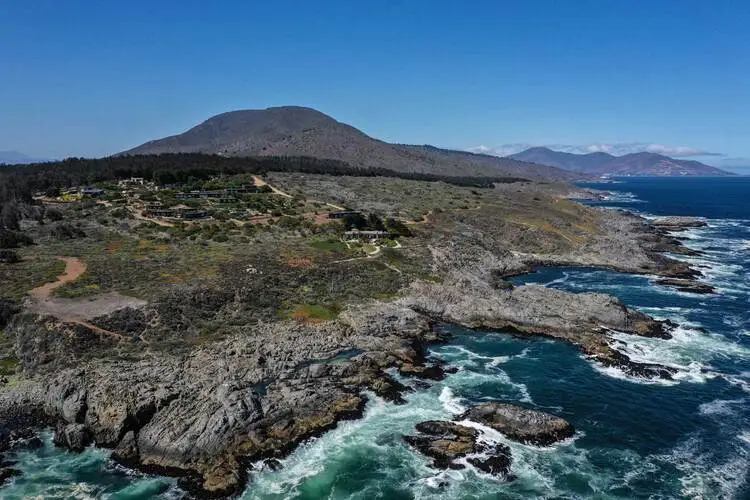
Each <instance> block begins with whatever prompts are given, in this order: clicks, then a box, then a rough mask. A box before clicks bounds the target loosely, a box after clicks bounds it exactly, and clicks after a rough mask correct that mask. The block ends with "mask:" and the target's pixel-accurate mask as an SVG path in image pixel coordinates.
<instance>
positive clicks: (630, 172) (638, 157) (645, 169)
mask: <svg viewBox="0 0 750 500" xmlns="http://www.w3.org/2000/svg"><path fill="white" fill-rule="evenodd" d="M508 158H513V159H515V160H521V161H528V162H532V163H538V164H540V165H548V166H552V167H557V168H561V169H565V170H569V171H572V172H580V173H584V174H589V175H599V176H601V175H609V176H647V175H660V176H688V175H735V174H733V173H731V172H727V171H725V170H721V169H718V168H716V167H712V166H710V165H706V164H705V163H701V162H699V161H694V160H677V159H675V158H670V157H668V156H664V155H660V154H656V153H646V152H644V153H631V154H627V155H623V156H613V155H611V154H608V153H589V154H575V153H564V152H562V151H553V150H551V149H549V148H545V147H536V148H531V149H527V150H525V151H521V152H520V153H516V154H514V155H510V156H508Z"/></svg>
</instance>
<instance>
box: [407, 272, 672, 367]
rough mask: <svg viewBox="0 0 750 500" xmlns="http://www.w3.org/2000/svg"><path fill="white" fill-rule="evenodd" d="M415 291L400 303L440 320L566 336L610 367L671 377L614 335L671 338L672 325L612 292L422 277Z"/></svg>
mask: <svg viewBox="0 0 750 500" xmlns="http://www.w3.org/2000/svg"><path fill="white" fill-rule="evenodd" d="M411 292H412V293H410V294H409V295H408V296H407V297H406V298H404V299H401V300H400V303H401V304H404V305H406V306H408V307H410V308H413V309H415V310H417V311H420V312H422V313H423V314H425V315H427V316H429V317H432V318H434V319H436V320H441V321H445V322H450V323H457V324H460V325H464V326H466V327H468V328H475V329H493V330H506V331H512V332H513V333H515V334H517V335H523V336H546V337H551V338H555V339H559V340H564V341H566V342H570V343H572V344H574V345H576V346H578V347H579V348H580V349H581V350H582V351H583V352H584V353H585V354H586V355H588V356H590V357H592V358H593V359H595V360H597V361H598V362H600V363H602V364H604V365H606V366H615V367H618V368H622V369H623V370H625V371H627V372H629V373H632V374H633V375H636V376H641V377H647V378H653V377H660V378H671V374H672V370H671V369H669V368H666V367H661V366H657V365H649V364H644V363H636V362H633V361H632V360H630V359H629V358H628V357H627V356H626V355H624V354H623V353H621V352H619V351H617V350H616V349H614V348H613V347H612V340H611V338H610V337H609V332H610V331H613V330H614V331H620V332H624V333H628V334H631V335H638V336H644V337H657V338H663V339H668V338H670V334H669V330H670V329H671V326H670V325H669V324H668V323H666V322H659V321H655V320H653V319H652V318H650V317H649V316H647V315H645V314H642V313H640V312H638V311H634V310H632V309H628V308H627V307H626V306H625V305H624V304H622V302H620V301H619V300H617V299H616V298H614V297H612V296H610V295H604V294H597V293H582V294H571V293H567V292H563V291H560V290H554V289H550V288H545V287H542V286H539V285H525V286H520V287H516V288H513V289H505V290H497V289H496V288H494V287H492V286H491V285H489V284H488V283H487V282H485V281H482V280H480V279H469V278H468V277H466V278H463V279H459V280H457V281H453V282H444V283H433V282H426V281H418V282H415V283H413V284H412V289H411Z"/></svg>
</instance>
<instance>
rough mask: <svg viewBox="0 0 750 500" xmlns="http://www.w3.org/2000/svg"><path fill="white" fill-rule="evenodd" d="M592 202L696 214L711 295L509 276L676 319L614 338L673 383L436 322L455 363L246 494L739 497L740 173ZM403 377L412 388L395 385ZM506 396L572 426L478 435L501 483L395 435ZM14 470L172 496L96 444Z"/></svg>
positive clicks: (77, 487)
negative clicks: (567, 433)
mask: <svg viewBox="0 0 750 500" xmlns="http://www.w3.org/2000/svg"><path fill="white" fill-rule="evenodd" d="M594 187H598V188H600V189H606V190H609V191H611V192H612V194H611V196H609V199H607V200H604V201H602V202H596V203H594V204H598V205H604V206H609V207H615V208H625V209H628V210H632V211H637V212H639V213H641V214H643V215H646V216H653V215H694V216H700V217H704V218H706V220H707V222H708V224H709V226H708V227H706V228H698V229H691V230H689V231H686V232H683V233H679V236H680V237H681V238H684V241H685V243H686V244H687V245H688V246H690V247H692V248H695V249H698V250H701V251H702V252H704V253H703V254H702V255H701V256H699V257H689V258H685V257H679V258H683V259H686V260H689V261H690V262H692V263H693V264H695V265H696V266H698V267H699V268H700V269H701V270H702V271H703V272H704V278H702V279H703V280H705V281H706V282H707V283H710V284H712V285H714V286H715V287H716V288H717V291H718V293H717V294H714V295H696V294H689V293H682V292H677V291H674V290H672V289H669V288H666V287H662V286H658V285H655V284H654V283H653V282H652V280H651V279H650V278H649V277H645V276H632V275H624V274H618V273H613V272H609V271H602V270H596V269H586V268H548V269H543V270H540V271H539V272H537V273H534V274H530V275H526V276H522V277H518V278H516V279H515V282H516V283H517V284H520V283H524V282H534V283H541V284H544V285H546V286H550V287H555V288H559V289H563V290H568V291H572V292H584V291H601V292H606V293H610V294H612V295H615V296H617V297H619V298H621V299H622V300H623V301H624V302H625V303H627V304H628V305H630V306H632V307H635V308H638V309H640V310H642V311H644V312H647V313H649V314H651V315H653V316H655V317H657V318H663V319H672V320H674V321H676V322H678V323H679V324H680V325H681V326H680V328H679V329H678V330H677V331H676V332H675V333H674V338H673V339H671V340H659V339H638V338H633V337H629V336H626V335H622V336H618V337H617V338H616V339H615V340H614V345H615V346H616V347H617V348H618V349H621V350H622V351H623V352H625V353H627V354H628V355H629V356H631V357H632V358H633V359H635V360H642V361H648V362H656V363H661V364H665V365H669V366H672V367H674V368H675V369H677V376H676V377H675V380H672V381H654V380H642V379H635V378H631V377H629V376H626V375H625V374H623V373H622V372H620V371H619V370H616V369H611V368H604V367H602V366H599V365H597V364H596V363H594V362H592V361H591V360H588V359H585V358H584V357H583V356H581V354H580V353H579V352H578V351H577V349H576V348H574V347H572V346H570V345H567V344H565V343H561V342H554V341H550V340H545V339H518V338H515V337H513V336H511V335H509V334H506V333H503V332H490V333H486V332H482V333H479V332H473V331H471V330H467V329H463V328H459V327H455V326H448V325H444V326H442V327H441V328H444V329H446V330H448V331H450V332H451V333H453V334H454V338H453V340H452V341H451V342H450V343H448V344H446V345H441V346H436V347H434V348H433V349H432V355H434V356H436V357H440V358H443V359H445V360H446V361H448V362H450V363H451V364H452V365H454V366H457V367H458V368H459V370H458V372H457V373H455V374H450V375H448V377H447V378H446V379H445V380H444V381H441V382H435V383H433V384H432V385H431V386H430V387H429V388H427V389H417V388H415V389H416V390H415V391H414V392H412V393H410V394H409V395H408V397H407V404H405V405H401V406H397V405H393V404H390V403H386V402H384V401H382V400H379V399H378V398H376V397H375V396H372V397H371V402H370V403H369V404H368V407H367V409H366V413H365V416H364V418H362V419H360V420H357V421H350V422H344V423H342V424H341V425H339V426H338V428H336V429H335V430H333V431H331V432H329V433H327V434H325V435H324V436H322V437H320V438H318V439H315V440H312V441H310V442H308V443H306V444H303V445H302V446H300V447H299V448H298V449H297V450H295V451H294V452H293V453H292V454H291V455H289V456H288V457H287V458H285V459H284V460H283V461H282V464H283V468H282V469H281V470H279V471H276V472H273V471H267V470H266V471H264V470H261V468H260V467H258V469H259V470H258V471H252V472H250V474H251V484H250V486H248V488H247V490H246V491H245V492H244V493H243V495H242V498H245V499H288V498H294V499H323V498H325V499H373V498H382V499H423V498H424V499H433V498H434V499H475V498H478V499H498V498H500V499H504V498H507V499H528V498H549V499H561V498H565V499H569V498H570V499H572V498H597V499H608V498H653V499H667V498H688V499H712V498H715V499H746V498H750V484H749V483H750V478H749V477H748V474H749V470H750V399H749V398H750V201H747V198H750V179H719V178H702V179H692V178H687V179H663V178H659V179H643V178H637V179H627V180H623V181H622V182H619V183H607V184H601V185H596V186H594ZM404 382H405V383H407V384H410V383H413V382H412V381H410V380H404ZM495 400H500V401H511V402H516V403H519V404H522V405H526V406H528V407H531V408H536V409H540V410H543V411H548V412H551V413H554V414H556V415H560V416H562V417H564V418H566V419H567V420H569V421H570V422H571V423H572V424H573V425H574V426H575V427H576V429H577V433H576V435H575V436H574V437H573V438H572V439H570V440H568V441H566V442H563V443H561V444H559V445H556V446H551V447H548V448H539V447H533V446H525V445H520V444H517V443H513V442H509V441H507V440H506V439H505V438H504V437H503V436H502V435H500V434H498V433H496V432H493V431H492V430H491V429H487V428H482V427H481V426H479V428H480V430H481V431H482V438H483V439H484V440H485V441H488V442H503V443H505V444H507V445H509V446H510V448H511V450H512V454H513V465H512V470H513V473H514V474H515V475H516V476H517V478H516V479H515V480H514V481H512V482H509V483H508V482H503V481H500V480H498V479H496V478H493V477H491V476H488V475H486V474H483V473H481V472H478V471H476V470H474V469H473V468H471V467H467V468H466V469H464V470H458V471H456V470H451V471H440V470H435V469H432V468H430V467H429V460H428V459H427V458H426V457H423V456H421V455H420V454H418V453H415V452H413V451H412V450H410V449H409V448H408V447H407V446H406V445H405V444H404V443H403V441H402V439H401V435H403V434H408V433H412V432H413V427H414V425H415V424H416V423H418V422H420V421H423V420H427V419H446V418H453V417H455V416H456V415H458V414H460V413H461V412H462V411H463V410H464V409H465V408H467V407H468V406H470V405H472V404H475V403H478V402H484V401H495ZM16 459H17V460H18V461H19V466H20V467H21V468H22V469H23V470H24V472H25V473H26V474H25V476H22V477H21V478H18V479H16V480H15V482H14V483H12V484H11V485H10V486H8V487H5V488H3V489H0V498H28V497H36V498H118V499H119V498H170V497H172V498H174V497H177V496H179V491H178V490H177V489H176V488H175V486H174V482H173V481H171V480H168V479H163V478H157V477H150V476H145V475H140V474H135V473H133V472H129V471H126V470H124V469H121V468H118V467H116V466H113V465H112V464H111V463H110V462H109V461H108V459H107V453H106V452H104V451H101V450H95V449H90V450H87V451H86V452H84V453H82V454H79V455H74V454H70V453H67V452H63V451H60V450H56V449H54V448H53V447H51V445H50V444H49V440H48V436H47V442H46V445H45V447H44V448H43V449H42V450H40V451H34V452H24V453H22V454H19V456H17V457H16Z"/></svg>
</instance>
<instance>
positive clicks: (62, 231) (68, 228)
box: [51, 222, 86, 240]
mask: <svg viewBox="0 0 750 500" xmlns="http://www.w3.org/2000/svg"><path fill="white" fill-rule="evenodd" d="M51 234H52V236H54V237H55V238H57V239H58V240H72V239H76V238H85V237H86V233H85V232H84V231H83V229H81V228H80V227H76V226H74V225H73V224H69V223H66V222H60V223H57V224H55V225H54V226H53V227H52V230H51Z"/></svg>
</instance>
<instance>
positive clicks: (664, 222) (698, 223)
mask: <svg viewBox="0 0 750 500" xmlns="http://www.w3.org/2000/svg"><path fill="white" fill-rule="evenodd" d="M650 223H651V225H652V226H654V227H658V228H665V229H669V230H670V231H674V230H682V229H688V228H693V227H705V226H707V225H708V224H707V223H706V221H705V220H703V219H699V218H698V217H682V216H677V215H673V216H667V217H656V218H654V219H651V221H650Z"/></svg>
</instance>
